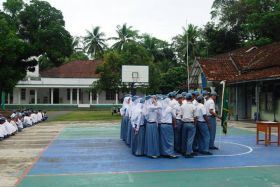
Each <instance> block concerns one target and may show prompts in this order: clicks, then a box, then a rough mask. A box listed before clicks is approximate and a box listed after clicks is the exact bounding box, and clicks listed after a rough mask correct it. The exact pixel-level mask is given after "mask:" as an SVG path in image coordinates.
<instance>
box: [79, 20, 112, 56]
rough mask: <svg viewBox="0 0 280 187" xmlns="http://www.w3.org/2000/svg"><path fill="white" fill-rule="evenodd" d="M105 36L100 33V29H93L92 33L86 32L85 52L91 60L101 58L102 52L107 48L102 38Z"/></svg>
mask: <svg viewBox="0 0 280 187" xmlns="http://www.w3.org/2000/svg"><path fill="white" fill-rule="evenodd" d="M104 37H105V34H104V33H103V32H100V27H99V26H97V27H94V28H93V29H92V31H88V30H87V35H86V36H85V37H84V42H85V50H86V52H87V53H88V54H89V55H91V57H92V58H93V59H96V58H102V56H103V53H104V50H105V49H106V48H107V45H106V43H105V41H106V39H105V38H104Z"/></svg>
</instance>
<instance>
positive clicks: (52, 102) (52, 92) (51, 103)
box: [51, 88, 53, 105]
mask: <svg viewBox="0 0 280 187" xmlns="http://www.w3.org/2000/svg"><path fill="white" fill-rule="evenodd" d="M51 104H52V105H53V88H51Z"/></svg>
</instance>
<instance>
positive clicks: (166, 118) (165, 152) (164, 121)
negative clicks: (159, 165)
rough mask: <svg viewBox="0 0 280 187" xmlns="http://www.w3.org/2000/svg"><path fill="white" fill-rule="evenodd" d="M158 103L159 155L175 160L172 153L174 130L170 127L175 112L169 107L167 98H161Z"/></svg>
mask: <svg viewBox="0 0 280 187" xmlns="http://www.w3.org/2000/svg"><path fill="white" fill-rule="evenodd" d="M176 102H177V101H176ZM160 103H161V109H160V120H159V123H160V127H159V131H160V133H159V134H160V138H159V139H160V154H161V155H162V156H164V157H169V158H177V156H176V155H175V152H174V130H173V126H172V119H173V118H176V114H175V110H173V109H172V108H171V106H170V105H169V99H168V98H164V97H162V98H161V100H160ZM174 103H175V102H174ZM174 106H175V104H174Z"/></svg>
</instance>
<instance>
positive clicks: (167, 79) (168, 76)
mask: <svg viewBox="0 0 280 187" xmlns="http://www.w3.org/2000/svg"><path fill="white" fill-rule="evenodd" d="M186 72H187V70H186V69H185V68H184V67H172V68H169V69H168V71H167V72H166V73H163V74H162V75H161V83H160V88H159V89H160V91H161V93H168V92H171V91H174V90H180V89H182V88H183V87H184V86H185V85H186V80H187V73H186Z"/></svg>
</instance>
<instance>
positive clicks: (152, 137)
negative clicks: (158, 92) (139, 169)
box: [144, 95, 161, 158]
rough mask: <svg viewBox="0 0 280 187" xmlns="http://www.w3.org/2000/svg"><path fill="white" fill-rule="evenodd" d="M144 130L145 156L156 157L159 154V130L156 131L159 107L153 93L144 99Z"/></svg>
mask: <svg viewBox="0 0 280 187" xmlns="http://www.w3.org/2000/svg"><path fill="white" fill-rule="evenodd" d="M146 102H147V106H146V107H147V109H146V110H147V111H146V120H147V124H146V132H145V150H144V153H145V155H146V156H148V157H151V158H158V157H159V156H160V150H159V131H158V113H159V110H160V109H161V107H160V105H159V104H158V101H157V97H156V96H155V95H154V96H152V98H150V99H149V100H147V101H146Z"/></svg>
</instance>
